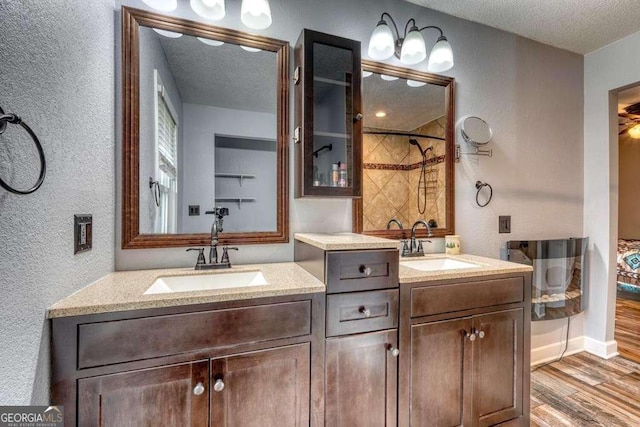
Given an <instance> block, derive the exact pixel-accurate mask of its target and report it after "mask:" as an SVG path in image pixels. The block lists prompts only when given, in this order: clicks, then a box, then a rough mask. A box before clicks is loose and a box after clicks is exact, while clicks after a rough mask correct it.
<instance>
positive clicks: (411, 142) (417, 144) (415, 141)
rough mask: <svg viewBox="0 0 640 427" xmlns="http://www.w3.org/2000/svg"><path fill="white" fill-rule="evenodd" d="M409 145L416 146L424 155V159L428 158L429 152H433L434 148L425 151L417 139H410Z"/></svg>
mask: <svg viewBox="0 0 640 427" xmlns="http://www.w3.org/2000/svg"><path fill="white" fill-rule="evenodd" d="M409 144H411V145H415V146H416V147H418V150H420V154H422V157H424V156H426V153H427V151H429V150H431V149H432V148H433V147H427V149H426V150H423V149H422V146H421V145H420V143H419V142H418V140H417V139H415V138H409Z"/></svg>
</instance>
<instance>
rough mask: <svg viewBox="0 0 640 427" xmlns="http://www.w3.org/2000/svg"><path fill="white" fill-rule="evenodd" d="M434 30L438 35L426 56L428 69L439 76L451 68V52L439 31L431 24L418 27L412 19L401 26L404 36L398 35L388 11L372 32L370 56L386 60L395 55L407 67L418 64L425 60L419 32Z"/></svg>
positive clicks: (422, 40) (449, 46) (424, 51)
mask: <svg viewBox="0 0 640 427" xmlns="http://www.w3.org/2000/svg"><path fill="white" fill-rule="evenodd" d="M385 17H387V18H388V19H389V20H390V21H391V23H392V24H393V29H394V30H395V34H394V32H393V31H392V30H391V27H390V26H389V24H387V21H386V20H385ZM427 29H434V30H437V31H439V32H440V37H438V39H437V40H436V44H435V46H433V49H432V50H431V54H430V55H429V61H428V63H427V69H428V70H429V71H431V72H434V73H441V72H444V71H447V70H450V69H451V68H452V67H453V51H452V50H451V45H450V44H449V41H448V40H447V38H446V37H445V36H444V33H443V32H442V29H440V27H436V26H434V25H428V26H426V27H422V28H418V26H417V25H416V21H415V19H413V18H411V19H409V21H407V24H406V25H405V26H404V34H402V36H401V35H400V31H398V26H397V25H396V22H395V21H394V20H393V18H392V17H391V15H389V14H388V13H387V12H385V13H383V14H382V16H381V17H380V21H379V22H378V25H377V26H376V28H375V29H374V30H373V33H371V39H370V40H369V50H368V52H369V57H371V58H372V59H375V60H379V61H380V60H385V59H389V58H391V57H392V56H393V55H395V56H396V57H397V58H398V59H400V62H402V63H403V64H407V65H415V64H418V63H420V62H422V61H424V60H425V59H427V47H426V45H425V42H424V38H423V37H422V31H424V30H427Z"/></svg>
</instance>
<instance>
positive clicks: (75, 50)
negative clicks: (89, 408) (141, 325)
mask: <svg viewBox="0 0 640 427" xmlns="http://www.w3.org/2000/svg"><path fill="white" fill-rule="evenodd" d="M113 18H114V13H113V1H112V0H92V1H91V2H66V1H61V0H47V1H43V0H23V1H2V2H0V28H1V29H2V30H1V31H0V32H1V34H2V36H1V37H2V42H0V76H1V77H0V106H1V107H2V108H4V109H5V111H7V112H15V113H16V114H18V115H19V116H22V118H23V119H24V121H25V122H26V123H27V124H29V125H30V126H31V127H32V129H33V130H34V131H35V133H36V134H37V135H38V136H39V137H40V139H41V141H42V145H43V147H44V151H45V153H46V157H47V177H46V180H45V182H44V184H43V185H42V187H41V188H40V190H38V191H37V192H36V193H33V194H31V195H29V196H16V195H12V194H9V193H7V192H6V191H4V190H2V189H0V292H1V293H2V297H1V300H2V308H0V362H1V363H0V404H1V405H28V404H38V405H46V404H48V403H49V337H50V332H49V323H48V322H47V321H46V320H45V311H46V309H47V307H48V306H50V305H51V304H53V303H54V302H56V301H57V300H59V299H61V298H63V297H65V296H68V295H69V294H71V293H73V292H75V291H77V290H78V289H80V288H82V287H84V286H86V285H87V284H89V283H91V282H93V281H94V280H96V279H98V278H99V277H101V276H104V275H105V274H107V273H109V272H111V271H112V270H113V259H114V255H113V252H114V249H113V244H114V236H113V232H114V221H115V219H114V210H113V206H114V203H115V200H114V193H115V189H114V185H115V176H114V126H113V122H114V92H115V87H114V70H115V63H114V51H113V40H114V37H115V33H114V23H113ZM31 144H32V143H31V142H30V140H28V139H27V138H26V137H24V134H23V133H22V132H21V131H19V130H18V129H17V127H15V126H12V128H11V130H9V131H7V132H6V133H5V134H4V135H3V136H0V176H2V178H3V179H4V180H9V181H11V182H13V183H14V184H15V185H16V186H18V187H20V188H25V187H27V186H29V185H31V184H32V183H33V182H35V178H36V177H37V174H38V166H37V162H38V160H37V157H36V155H35V153H34V149H33V148H31V147H32V145H31ZM74 214H93V250H92V251H91V252H86V253H82V254H78V255H75V256H74V254H73V215H74Z"/></svg>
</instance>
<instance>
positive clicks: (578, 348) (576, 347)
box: [531, 336, 585, 366]
mask: <svg viewBox="0 0 640 427" xmlns="http://www.w3.org/2000/svg"><path fill="white" fill-rule="evenodd" d="M564 348H565V342H564V341H562V342H556V343H553V344H548V345H544V346H542V347H537V348H532V349H531V366H536V365H541V364H543V363H547V362H553V361H554V360H557V359H558V358H559V357H560V354H561V353H562V350H564ZM584 350H585V337H583V336H582V337H575V338H571V339H570V340H569V343H568V345H567V351H565V353H564V357H567V356H570V355H572V354H576V353H580V352H582V351H584Z"/></svg>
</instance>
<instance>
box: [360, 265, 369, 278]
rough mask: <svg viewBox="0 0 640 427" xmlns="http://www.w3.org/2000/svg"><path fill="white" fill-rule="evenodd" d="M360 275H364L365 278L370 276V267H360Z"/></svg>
mask: <svg viewBox="0 0 640 427" xmlns="http://www.w3.org/2000/svg"><path fill="white" fill-rule="evenodd" d="M360 273H362V274H364V275H365V276H371V273H372V270H371V267H367V266H364V265H361V266H360Z"/></svg>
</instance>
